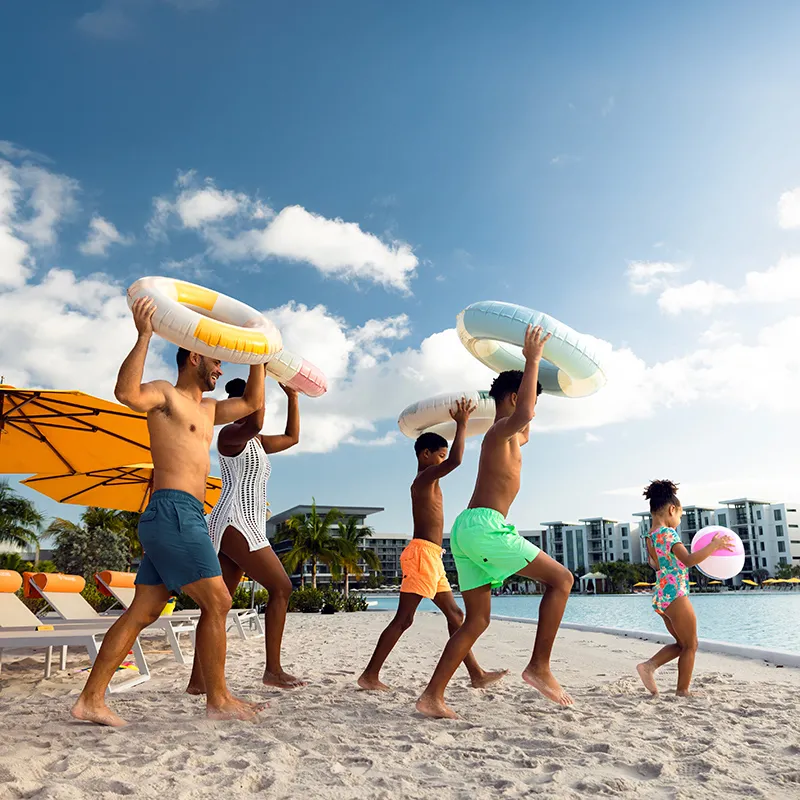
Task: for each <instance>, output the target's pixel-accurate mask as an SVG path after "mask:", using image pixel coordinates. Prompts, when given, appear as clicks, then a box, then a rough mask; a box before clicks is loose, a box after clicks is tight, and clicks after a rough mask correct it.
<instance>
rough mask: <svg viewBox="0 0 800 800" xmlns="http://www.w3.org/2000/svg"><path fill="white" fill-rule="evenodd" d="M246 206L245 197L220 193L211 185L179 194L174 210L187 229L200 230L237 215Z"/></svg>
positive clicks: (231, 193)
mask: <svg viewBox="0 0 800 800" xmlns="http://www.w3.org/2000/svg"><path fill="white" fill-rule="evenodd" d="M246 205H247V197H245V196H244V195H237V194H235V193H234V192H221V191H220V190H219V189H217V188H216V187H215V186H213V185H209V186H207V187H205V188H203V189H194V190H187V191H184V192H181V193H180V194H179V195H178V199H177V201H176V203H175V210H176V212H177V214H178V216H179V217H180V219H181V222H182V223H183V225H184V226H185V227H187V228H192V229H197V228H202V227H203V226H205V225H208V224H209V223H212V222H219V221H220V220H223V219H225V218H226V217H231V216H233V215H235V214H238V213H239V212H240V210H243V208H244V207H246Z"/></svg>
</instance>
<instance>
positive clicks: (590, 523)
mask: <svg viewBox="0 0 800 800" xmlns="http://www.w3.org/2000/svg"><path fill="white" fill-rule="evenodd" d="M542 525H544V526H545V531H546V534H545V535H546V540H547V546H546V547H545V548H544V550H545V551H546V552H547V553H548V555H550V556H551V557H552V558H554V559H555V560H556V561H558V562H559V563H560V564H563V565H564V566H565V567H566V568H567V569H568V570H569V571H570V572H573V573H576V574H577V573H580V574H583V573H584V572H586V571H590V570H591V569H592V567H593V566H594V565H595V564H600V563H602V562H604V561H632V562H636V561H639V559H640V557H641V544H640V542H639V538H638V536H632V535H631V531H632V529H633V526H632V525H631V523H629V522H617V521H616V520H611V519H606V518H605V517H587V518H586V519H582V520H581V521H580V522H565V521H563V520H559V521H557V522H543V523H542Z"/></svg>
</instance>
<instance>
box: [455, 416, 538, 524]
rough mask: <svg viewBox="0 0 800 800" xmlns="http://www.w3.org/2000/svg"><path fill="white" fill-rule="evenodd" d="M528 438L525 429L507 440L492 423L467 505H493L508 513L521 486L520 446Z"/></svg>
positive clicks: (486, 436)
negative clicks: (473, 488)
mask: <svg viewBox="0 0 800 800" xmlns="http://www.w3.org/2000/svg"><path fill="white" fill-rule="evenodd" d="M527 441H528V430H527V428H526V429H525V431H523V432H522V433H518V434H515V435H514V436H512V437H511V438H510V439H509V438H508V437H507V436H504V435H502V432H501V430H498V423H495V424H494V425H492V427H491V428H489V430H488V431H487V432H486V435H485V436H484V437H483V443H482V444H481V458H480V462H479V463H478V477H477V479H476V481H475V490H474V491H473V493H472V498H471V499H470V501H469V508H493V509H494V510H495V511H499V512H500V513H501V514H502V515H503V516H504V517H505V516H508V511H509V509H510V508H511V504H512V503H513V502H514V499H515V498H516V496H517V494H518V492H519V486H520V473H521V471H522V452H521V450H520V446H521V445H522V444H525V442H527Z"/></svg>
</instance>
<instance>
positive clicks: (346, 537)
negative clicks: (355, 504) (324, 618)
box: [335, 517, 383, 597]
mask: <svg viewBox="0 0 800 800" xmlns="http://www.w3.org/2000/svg"><path fill="white" fill-rule="evenodd" d="M374 533H375V531H374V530H373V529H372V528H370V527H369V526H368V525H365V526H363V527H359V525H358V518H357V517H347V518H346V519H343V520H339V536H338V538H337V539H336V541H335V544H336V547H337V549H338V551H339V558H340V559H341V564H340V566H341V568H342V571H343V572H344V596H345V597H349V596H350V575H353V577H355V578H360V577H361V576H362V575H363V574H364V570H363V569H362V568H361V564H362V562H363V563H365V564H366V565H367V566H368V567H369V568H370V569H371V570H373V571H374V572H380V571H381V569H382V567H383V565H382V564H381V560H380V558H378V554H377V553H376V552H375V551H374V550H372V549H371V548H369V547H362V544H363V542H364V539H366V538H367V537H368V536H372V535H374Z"/></svg>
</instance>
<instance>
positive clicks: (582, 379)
mask: <svg viewBox="0 0 800 800" xmlns="http://www.w3.org/2000/svg"><path fill="white" fill-rule="evenodd" d="M528 325H541V326H542V329H543V330H544V332H545V333H550V334H552V336H551V338H550V339H549V341H548V342H547V344H546V345H545V346H544V353H543V357H542V362H541V364H540V365H539V382H540V383H541V384H542V391H543V392H545V393H547V394H552V395H556V396H557V397H588V396H589V395H592V394H594V393H595V392H596V391H597V390H598V389H600V388H601V387H603V386H604V385H605V383H606V374H605V371H604V369H603V365H602V362H601V359H600V352H599V348H598V347H597V345H596V343H595V342H596V340H595V339H593V338H592V337H591V336H587V335H585V334H583V333H578V331H575V330H573V329H572V328H570V327H569V326H568V325H565V324H564V323H563V322H559V321H558V320H557V319H554V318H553V317H551V316H550V315H548V314H543V313H542V312H541V311H534V310H533V309H531V308H525V307H524V306H518V305H516V304H515V303H500V302H497V301H483V302H480V303H473V304H472V305H471V306H468V307H467V308H465V309H464V310H463V311H462V312H461V313H460V314H459V315H458V317H457V320H456V329H457V331H458V336H459V338H460V339H461V343H462V344H463V345H464V347H466V348H467V350H469V352H470V353H472V355H474V356H475V358H477V359H478V360H479V361H480V362H481V363H482V364H485V365H486V366H487V367H489V369H492V370H494V371H495V372H504V371H505V370H515V369H518V370H522V369H525V359H524V358H523V357H522V353H521V351H520V347H521V346H522V344H523V342H524V341H525V331H526V329H527V327H528Z"/></svg>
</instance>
